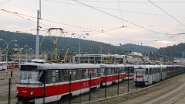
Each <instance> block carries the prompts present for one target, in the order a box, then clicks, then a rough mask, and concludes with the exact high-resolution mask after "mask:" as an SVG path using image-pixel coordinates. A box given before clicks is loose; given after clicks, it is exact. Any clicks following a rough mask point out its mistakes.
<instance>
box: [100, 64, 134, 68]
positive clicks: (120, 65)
mask: <svg viewBox="0 0 185 104" xmlns="http://www.w3.org/2000/svg"><path fill="white" fill-rule="evenodd" d="M100 66H101V67H134V65H129V64H100Z"/></svg>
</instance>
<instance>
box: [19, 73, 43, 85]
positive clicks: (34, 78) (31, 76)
mask: <svg viewBox="0 0 185 104" xmlns="http://www.w3.org/2000/svg"><path fill="white" fill-rule="evenodd" d="M20 74H21V76H20V83H25V84H29V83H30V84H33V83H35V84H37V83H40V82H39V80H38V79H39V72H38V71H21V72H20Z"/></svg>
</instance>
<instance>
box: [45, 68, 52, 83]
mask: <svg viewBox="0 0 185 104" xmlns="http://www.w3.org/2000/svg"><path fill="white" fill-rule="evenodd" d="M44 76H45V83H46V84H47V83H51V82H52V78H51V76H52V70H47V71H45V73H44Z"/></svg>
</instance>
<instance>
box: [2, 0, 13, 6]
mask: <svg viewBox="0 0 185 104" xmlns="http://www.w3.org/2000/svg"><path fill="white" fill-rule="evenodd" d="M9 1H11V0H4V1H1V2H0V5H1V4H4V3H7V2H9Z"/></svg>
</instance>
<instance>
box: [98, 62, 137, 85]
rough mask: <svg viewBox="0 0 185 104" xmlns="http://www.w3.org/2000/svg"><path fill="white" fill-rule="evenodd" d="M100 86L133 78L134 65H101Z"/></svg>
mask: <svg viewBox="0 0 185 104" xmlns="http://www.w3.org/2000/svg"><path fill="white" fill-rule="evenodd" d="M101 71H102V73H101V74H102V76H101V79H102V82H101V85H102V86H108V85H112V84H115V83H118V82H121V81H123V80H129V79H133V73H134V66H133V65H124V64H106V65H101Z"/></svg>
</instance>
